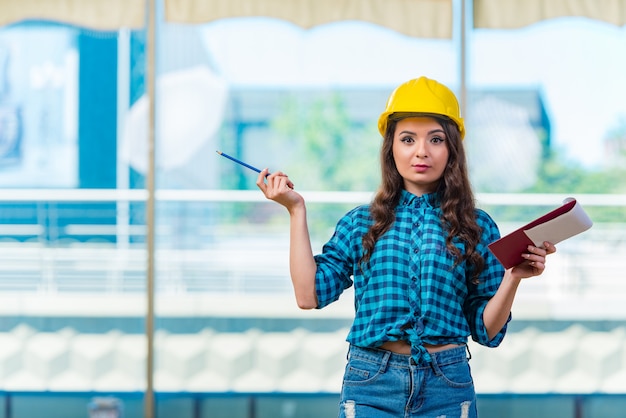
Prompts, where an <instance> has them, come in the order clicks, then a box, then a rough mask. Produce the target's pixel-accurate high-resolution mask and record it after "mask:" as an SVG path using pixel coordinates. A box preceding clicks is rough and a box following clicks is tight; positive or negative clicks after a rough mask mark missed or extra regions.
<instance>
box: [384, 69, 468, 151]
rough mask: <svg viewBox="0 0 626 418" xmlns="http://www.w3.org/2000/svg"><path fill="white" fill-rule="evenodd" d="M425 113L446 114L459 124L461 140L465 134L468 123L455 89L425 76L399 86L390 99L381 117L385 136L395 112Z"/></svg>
mask: <svg viewBox="0 0 626 418" xmlns="http://www.w3.org/2000/svg"><path fill="white" fill-rule="evenodd" d="M407 113H408V114H413V113H424V114H430V115H442V116H446V117H448V118H450V119H452V121H454V123H456V124H457V126H458V127H459V131H460V132H461V139H463V137H464V136H465V124H464V123H463V118H461V111H460V109H459V102H458V101H457V99H456V96H455V95H454V93H452V90H450V89H449V88H448V87H446V86H444V85H443V84H441V83H439V82H438V81H435V80H432V79H430V78H426V77H420V78H416V79H414V80H409V81H407V82H406V83H403V84H401V85H400V86H398V87H397V88H396V89H395V90H394V91H393V93H391V95H390V96H389V99H388V100H387V106H386V107H385V111H384V112H383V113H382V114H381V115H380V118H379V119H378V130H379V131H380V134H381V135H382V136H385V132H386V131H387V121H388V120H389V117H390V116H392V115H394V114H399V115H397V116H402V114H407Z"/></svg>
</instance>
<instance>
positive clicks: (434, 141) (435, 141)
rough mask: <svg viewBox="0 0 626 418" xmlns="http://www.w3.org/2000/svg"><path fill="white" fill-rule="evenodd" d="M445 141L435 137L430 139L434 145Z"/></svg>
mask: <svg viewBox="0 0 626 418" xmlns="http://www.w3.org/2000/svg"><path fill="white" fill-rule="evenodd" d="M443 141H444V139H443V138H442V137H440V136H434V137H432V138H431V139H430V142H432V143H434V144H440V143H442V142H443Z"/></svg>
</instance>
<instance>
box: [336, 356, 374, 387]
mask: <svg viewBox="0 0 626 418" xmlns="http://www.w3.org/2000/svg"><path fill="white" fill-rule="evenodd" d="M379 374H381V373H380V364H378V363H375V362H372V361H368V360H363V359H361V358H359V357H357V356H354V357H350V359H349V360H348V364H347V365H346V372H345V373H344V376H343V381H344V384H362V383H368V382H371V381H373V380H375V379H376V377H378V375H379Z"/></svg>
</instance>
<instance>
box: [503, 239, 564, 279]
mask: <svg viewBox="0 0 626 418" xmlns="http://www.w3.org/2000/svg"><path fill="white" fill-rule="evenodd" d="M543 247H544V248H541V247H535V246H533V245H529V246H528V252H526V253H524V254H522V257H524V258H525V260H524V261H523V262H521V263H520V264H518V265H517V266H515V267H513V268H512V270H511V274H512V275H513V276H515V277H518V278H520V279H524V278H527V277H533V276H539V275H540V274H541V273H543V271H544V270H545V268H546V257H547V256H548V255H549V254H553V253H555V252H556V247H555V246H554V245H553V244H552V243H551V242H547V241H546V242H544V243H543Z"/></svg>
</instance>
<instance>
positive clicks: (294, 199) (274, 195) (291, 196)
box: [256, 168, 304, 211]
mask: <svg viewBox="0 0 626 418" xmlns="http://www.w3.org/2000/svg"><path fill="white" fill-rule="evenodd" d="M256 185H257V187H258V188H259V189H261V191H262V192H263V194H264V195H265V197H266V198H268V199H269V200H273V201H274V202H276V203H279V204H281V205H283V206H284V207H286V208H287V209H288V210H290V211H291V209H292V208H294V207H296V206H298V205H299V204H304V199H303V198H302V196H301V195H300V194H299V193H297V192H296V191H294V184H293V182H292V181H291V180H289V177H288V176H287V175H286V174H285V173H283V172H282V171H277V172H275V173H272V174H269V175H268V169H267V168H265V169H263V170H261V173H260V174H259V177H258V178H257V180H256Z"/></svg>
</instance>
